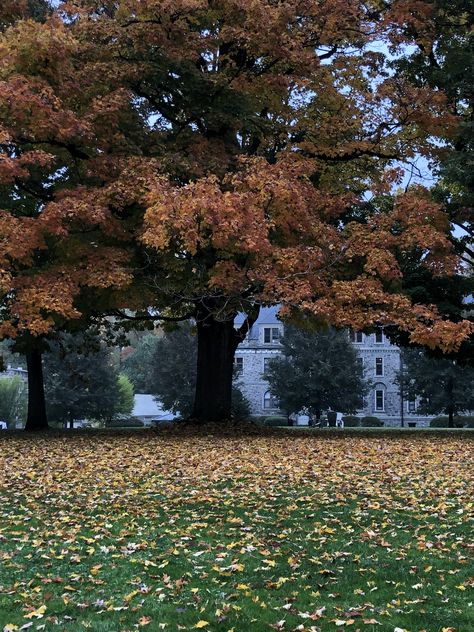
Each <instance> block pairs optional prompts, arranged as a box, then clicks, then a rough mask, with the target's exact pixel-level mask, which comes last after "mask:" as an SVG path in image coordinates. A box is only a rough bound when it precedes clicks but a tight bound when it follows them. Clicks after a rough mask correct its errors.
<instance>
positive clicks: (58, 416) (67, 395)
mask: <svg viewBox="0 0 474 632" xmlns="http://www.w3.org/2000/svg"><path fill="white" fill-rule="evenodd" d="M97 343H98V346H97V348H96V349H91V347H90V341H88V342H87V343H86V344H84V338H83V336H81V335H75V336H73V335H72V334H63V335H62V336H61V338H60V339H59V340H58V341H56V342H52V343H51V344H50V351H49V352H48V353H46V354H45V356H44V374H45V393H46V401H47V411H48V416H49V418H50V419H52V420H53V421H56V422H62V423H65V424H69V425H70V426H71V427H73V422H74V421H75V420H77V419H84V418H90V419H100V420H105V419H111V418H112V417H113V416H114V415H115V414H117V413H118V412H122V408H121V404H122V403H123V395H122V401H121V389H120V386H119V376H118V374H117V371H116V369H115V368H114V367H113V363H112V361H111V354H110V350H109V349H108V348H107V347H105V346H102V345H100V343H99V342H98V341H97Z"/></svg>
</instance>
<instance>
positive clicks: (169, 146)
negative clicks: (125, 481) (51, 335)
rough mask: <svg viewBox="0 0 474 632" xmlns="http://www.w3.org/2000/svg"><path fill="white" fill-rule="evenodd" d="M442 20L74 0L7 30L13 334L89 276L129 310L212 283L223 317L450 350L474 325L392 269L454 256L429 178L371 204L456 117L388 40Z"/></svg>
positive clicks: (284, 6)
mask: <svg viewBox="0 0 474 632" xmlns="http://www.w3.org/2000/svg"><path fill="white" fill-rule="evenodd" d="M429 16H430V6H429V3H428V2H422V1H419V0H416V1H415V0H411V1H410V0H403V1H401V0H399V1H394V2H393V3H390V4H389V5H388V6H382V5H381V3H379V2H377V1H373V2H368V3H367V2H361V1H360V0H337V1H336V2H334V1H331V2H329V0H318V1H317V2H303V3H302V2H300V1H298V2H297V1H296V0H284V1H283V2H278V3H275V2H273V1H271V0H251V1H249V0H218V1H216V2H212V3H210V2H208V1H207V0H179V1H174V2H169V1H168V0H146V1H144V2H137V1H136V0H121V1H119V2H114V3H110V2H106V1H99V0H71V1H69V2H61V3H59V7H58V10H57V11H55V12H53V14H52V15H51V17H49V18H48V19H47V20H46V22H45V23H44V24H37V23H33V22H31V21H28V20H22V21H18V22H17V23H16V24H14V25H13V26H11V27H10V28H8V29H7V30H6V31H5V32H4V33H3V34H2V36H1V38H0V140H1V141H2V142H1V153H0V185H1V187H2V190H3V191H6V192H8V204H7V205H6V206H7V208H5V209H4V211H3V213H2V215H1V223H0V239H1V242H2V245H3V247H2V253H3V254H2V258H1V265H2V270H3V272H2V286H3V287H4V288H5V294H4V305H5V309H4V313H5V317H4V320H3V325H2V326H1V327H2V328H3V329H2V328H1V327H0V332H1V333H3V334H4V335H13V333H14V331H15V330H17V331H30V332H32V333H33V334H35V335H37V334H43V333H46V332H47V331H48V330H49V329H50V328H51V327H53V326H54V324H55V323H56V322H58V320H59V322H63V321H64V320H68V319H74V318H78V317H79V316H80V315H81V313H82V311H83V309H84V307H83V306H81V296H82V295H83V293H84V292H88V291H89V290H92V291H93V292H103V293H109V295H110V297H111V304H113V305H114V306H118V307H134V308H139V307H141V308H146V307H149V306H154V307H157V308H159V309H163V308H169V306H173V308H175V309H177V310H178V311H180V310H181V311H182V310H183V309H184V310H185V311H186V308H187V307H190V308H191V309H196V310H197V309H198V307H197V306H198V305H202V303H203V302H205V301H206V300H207V298H211V299H212V304H213V309H216V310H217V312H219V313H223V312H225V314H226V317H227V318H228V319H231V318H232V317H233V315H234V314H235V313H236V312H237V311H238V310H241V309H245V307H246V305H247V304H248V303H251V304H253V303H275V302H279V303H281V304H282V306H283V312H284V313H287V314H291V313H293V312H294V311H295V310H300V309H305V310H308V311H309V312H311V313H313V314H314V315H316V316H317V317H318V318H323V319H324V320H327V321H329V322H331V323H333V324H335V325H337V326H349V325H350V326H353V327H356V328H357V327H363V326H367V325H370V324H375V323H388V322H390V323H395V324H397V325H398V326H399V327H401V328H402V329H405V330H407V331H409V332H411V339H412V340H413V341H416V342H420V343H423V344H427V345H430V346H440V347H442V348H443V349H445V350H453V349H456V348H457V346H458V345H459V344H460V342H461V341H462V340H463V339H464V338H465V337H466V336H468V335H469V333H470V332H471V331H472V325H471V324H470V323H468V322H461V323H449V322H445V321H443V320H442V319H441V317H440V316H439V314H438V312H437V310H436V308H435V307H434V306H429V305H412V303H411V301H410V299H409V298H408V297H407V296H406V294H405V293H404V289H403V271H402V267H401V265H400V258H401V257H403V255H404V254H405V253H409V252H412V251H413V250H418V251H419V252H420V257H421V258H422V260H423V263H424V265H426V266H427V267H428V268H429V269H430V270H431V271H432V272H433V274H436V275H445V274H452V273H453V272H454V271H455V270H456V265H457V262H456V259H455V257H454V255H453V253H452V252H451V248H450V242H449V239H448V237H447V232H448V230H449V227H448V223H447V219H446V216H445V214H444V212H443V209H442V208H440V207H439V206H437V205H436V204H433V203H432V201H431V200H430V199H429V196H428V195H427V193H426V192H425V191H423V190H415V191H410V192H408V193H407V194H406V195H400V196H398V197H397V199H396V201H395V204H394V207H393V209H390V210H385V211H383V212H382V211H378V210H377V209H376V207H375V206H372V207H371V205H370V204H369V203H368V202H367V201H366V199H367V195H366V194H367V192H372V193H379V192H381V191H382V192H383V191H387V190H389V189H390V186H391V183H392V181H393V179H394V178H395V179H396V178H397V177H399V174H398V173H396V171H393V166H394V161H403V160H409V159H412V158H413V157H414V156H416V155H418V154H423V155H425V156H430V157H432V158H433V159H435V158H436V155H437V153H438V152H439V148H438V147H437V146H436V143H435V142H433V138H436V135H437V134H441V133H443V134H444V135H446V134H447V133H449V129H450V128H451V126H453V123H454V122H455V121H454V119H453V116H452V115H451V114H450V113H449V112H448V111H447V108H446V99H445V97H444V95H443V94H442V93H441V92H440V91H431V90H428V89H426V88H419V87H416V86H414V85H411V84H409V83H408V82H407V81H406V80H405V79H404V78H403V77H400V76H392V75H391V73H390V72H389V71H388V59H387V54H386V53H384V52H380V50H376V49H377V43H379V42H380V41H385V42H391V44H392V45H393V46H397V45H401V46H403V45H407V44H409V43H410V40H409V39H408V38H407V36H406V34H405V33H406V31H403V30H402V29H401V24H406V23H407V22H412V23H413V27H414V28H418V29H422V28H424V27H423V24H424V23H426V24H427V25H428V26H427V27H426V28H427V35H426V36H427V37H428V36H429V32H428V31H429V26H430V25H429ZM25 209H26V210H25ZM145 288H146V289H145ZM150 288H152V290H150ZM105 303H107V301H105Z"/></svg>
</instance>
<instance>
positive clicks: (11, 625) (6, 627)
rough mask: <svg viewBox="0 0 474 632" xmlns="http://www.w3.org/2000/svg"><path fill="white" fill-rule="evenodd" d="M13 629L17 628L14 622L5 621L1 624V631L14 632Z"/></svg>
mask: <svg viewBox="0 0 474 632" xmlns="http://www.w3.org/2000/svg"><path fill="white" fill-rule="evenodd" d="M14 630H18V626H17V625H15V624H14V623H7V625H4V626H3V632H14Z"/></svg>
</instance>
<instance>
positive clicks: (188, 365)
mask: <svg viewBox="0 0 474 632" xmlns="http://www.w3.org/2000/svg"><path fill="white" fill-rule="evenodd" d="M196 359H197V336H196V328H195V327H194V326H193V325H191V324H190V323H182V324H181V325H180V326H179V327H177V328H176V329H174V330H173V331H170V332H169V333H167V334H166V335H165V336H164V337H163V338H159V339H158V341H157V342H156V345H155V351H154V354H153V358H152V365H149V366H148V369H149V370H150V373H151V390H150V392H151V393H153V394H154V395H156V397H157V399H159V401H160V402H161V403H162V404H163V406H164V407H165V408H166V409H168V410H171V411H173V412H174V413H179V414H180V415H181V416H182V417H190V416H191V415H192V412H193V403H194V395H195V389H196ZM249 413H250V408H249V404H248V402H247V400H246V399H245V397H244V396H243V395H242V392H241V391H240V389H239V387H238V385H237V384H234V385H233V387H232V416H233V417H234V418H236V419H240V418H243V417H246V416H248V415H249Z"/></svg>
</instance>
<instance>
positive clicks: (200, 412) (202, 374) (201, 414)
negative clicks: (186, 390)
mask: <svg viewBox="0 0 474 632" xmlns="http://www.w3.org/2000/svg"><path fill="white" fill-rule="evenodd" d="M202 312H203V310H201V313H200V314H199V315H198V319H197V323H196V325H197V337H198V355H197V375H196V394H195V399H194V407H193V413H192V415H191V417H192V419H193V420H195V421H197V422H198V423H206V422H216V421H219V422H220V421H226V420H229V419H230V418H231V414H232V413H231V407H232V373H233V369H234V354H235V350H236V348H237V345H238V342H239V340H238V338H237V335H236V331H235V329H234V319H233V318H232V320H223V321H219V320H216V318H215V317H214V315H213V314H212V313H207V314H203V313H202ZM203 316H204V317H203Z"/></svg>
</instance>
